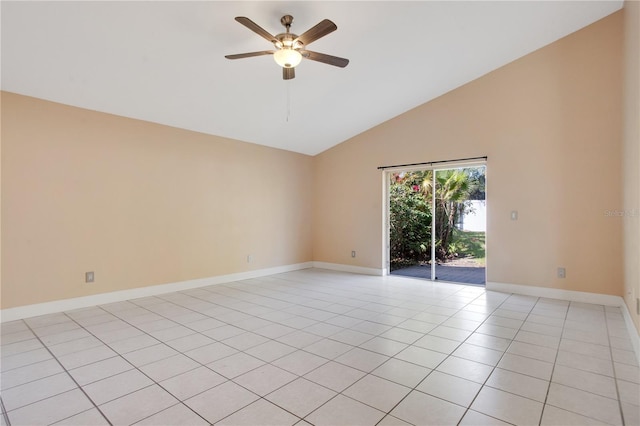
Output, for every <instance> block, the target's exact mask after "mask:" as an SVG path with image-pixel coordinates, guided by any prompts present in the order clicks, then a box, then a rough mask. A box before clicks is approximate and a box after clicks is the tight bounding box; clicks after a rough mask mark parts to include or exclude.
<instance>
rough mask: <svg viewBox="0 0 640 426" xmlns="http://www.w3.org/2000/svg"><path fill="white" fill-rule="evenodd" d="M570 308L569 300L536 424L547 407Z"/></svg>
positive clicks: (540, 421) (540, 423)
mask: <svg viewBox="0 0 640 426" xmlns="http://www.w3.org/2000/svg"><path fill="white" fill-rule="evenodd" d="M570 309H571V302H569V303H568V304H567V309H566V312H565V313H564V318H563V319H562V332H561V333H560V339H559V340H558V348H557V349H556V356H555V357H554V359H553V365H552V367H551V375H550V376H549V385H548V386H547V392H546V393H545V395H544V402H543V403H542V412H541V413H540V420H539V422H538V425H542V419H543V418H544V410H545V409H546V408H547V400H548V399H549V392H550V391H551V384H552V383H553V374H554V373H555V371H556V363H557V362H558V356H559V355H560V345H561V344H562V336H563V335H564V329H565V324H566V323H567V317H568V316H569V310H570ZM552 407H553V406H552ZM556 408H558V407H556Z"/></svg>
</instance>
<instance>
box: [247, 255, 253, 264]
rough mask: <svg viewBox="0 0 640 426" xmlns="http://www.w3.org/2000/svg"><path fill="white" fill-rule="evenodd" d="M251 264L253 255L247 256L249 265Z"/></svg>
mask: <svg viewBox="0 0 640 426" xmlns="http://www.w3.org/2000/svg"><path fill="white" fill-rule="evenodd" d="M251 262H253V255H252V254H249V255H247V263H251Z"/></svg>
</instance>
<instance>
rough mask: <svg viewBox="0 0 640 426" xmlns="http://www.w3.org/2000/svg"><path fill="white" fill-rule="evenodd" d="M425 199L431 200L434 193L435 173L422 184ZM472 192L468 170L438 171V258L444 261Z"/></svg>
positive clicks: (426, 177)
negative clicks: (454, 231) (454, 230)
mask: <svg viewBox="0 0 640 426" xmlns="http://www.w3.org/2000/svg"><path fill="white" fill-rule="evenodd" d="M422 188H423V192H424V195H425V197H426V198H427V199H428V200H430V199H431V197H432V191H433V171H431V170H429V171H428V172H427V173H426V175H425V178H424V181H423V182H422ZM470 190H471V185H470V179H469V174H468V172H467V171H466V169H450V170H438V171H436V206H435V224H436V257H437V258H439V259H443V258H444V257H446V256H447V255H448V254H449V253H448V252H449V244H450V243H451V238H452V236H453V229H454V227H455V225H456V223H457V222H458V219H459V217H460V215H461V214H463V213H464V209H465V204H464V201H465V200H466V199H467V198H468V196H469V192H470Z"/></svg>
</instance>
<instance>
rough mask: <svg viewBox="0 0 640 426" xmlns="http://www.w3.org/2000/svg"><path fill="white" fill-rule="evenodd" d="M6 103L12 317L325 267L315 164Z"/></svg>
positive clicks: (95, 116) (161, 129) (141, 125)
mask: <svg viewBox="0 0 640 426" xmlns="http://www.w3.org/2000/svg"><path fill="white" fill-rule="evenodd" d="M2 106H3V108H2V308H11V307H15V306H21V305H27V304H33V303H39V302H45V301H52V300H58V299H65V298H71V297H77V296H84V295H90V294H95V293H102V292H109V291H115V290H122V289H130V288H135V287H143V286H149V285H154V284H162V283H170V282H178V281H183V280H189V279H195V278H203V277H210V276H215V275H222V274H229V273H234V272H242V271H247V270H252V269H260V268H268V267H275V266H282V265H288V264H295V263H299V262H306V261H310V260H312V259H311V249H312V245H311V220H310V218H311V214H312V211H311V204H312V201H311V197H312V192H311V190H310V188H311V186H312V172H313V166H312V162H313V158H311V157H308V156H304V155H300V154H295V153H291V152H286V151H281V150H276V149H271V148H266V147H261V146H257V145H252V144H247V143H241V142H237V141H232V140H228V139H224V138H220V137H214V136H208V135H203V134H198V133H194V132H189V131H185V130H180V129H175V128H171V127H166V126H160V125H156V124H152V123H146V122H141V121H137V120H131V119H126V118H122V117H116V116H112V115H107V114H102V113H97V112H92V111H87V110H82V109H78V108H72V107H68V106H63V105H60V104H55V103H51V102H46V101H42V100H38V99H33V98H28V97H24V96H19V95H15V94H11V93H2ZM248 254H252V255H253V256H254V261H253V262H252V263H247V255H248ZM86 271H95V274H96V281H95V283H94V284H85V283H84V273H85V272H86Z"/></svg>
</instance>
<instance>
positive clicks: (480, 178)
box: [390, 168, 484, 269]
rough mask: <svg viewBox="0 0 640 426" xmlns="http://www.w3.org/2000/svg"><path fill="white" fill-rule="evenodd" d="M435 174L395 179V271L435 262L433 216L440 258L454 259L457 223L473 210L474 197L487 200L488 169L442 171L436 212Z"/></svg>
mask: <svg viewBox="0 0 640 426" xmlns="http://www.w3.org/2000/svg"><path fill="white" fill-rule="evenodd" d="M433 173H434V172H433V171H432V170H426V171H419V172H404V173H395V174H393V175H392V176H391V187H390V245H391V263H392V269H394V268H396V267H398V266H402V265H404V264H407V263H414V264H415V263H418V262H421V261H427V260H430V259H431V216H432V214H434V215H435V225H436V236H435V240H436V241H435V242H436V258H437V259H440V260H444V259H446V258H448V257H450V256H451V247H452V246H453V245H452V243H453V237H454V229H455V227H456V224H457V223H458V221H459V219H460V217H461V215H464V214H465V213H466V212H468V211H469V209H470V208H471V207H470V203H468V202H467V200H469V199H471V196H473V197H474V198H475V199H484V168H467V169H450V170H438V171H436V188H435V212H433V211H432V210H433V209H432V206H431V204H432V197H433V189H434V188H433ZM480 197H482V198H480Z"/></svg>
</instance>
